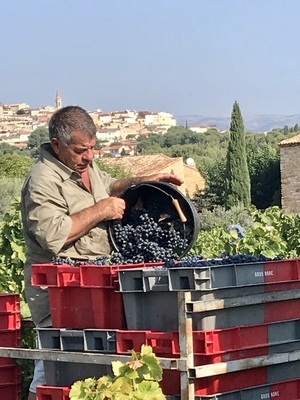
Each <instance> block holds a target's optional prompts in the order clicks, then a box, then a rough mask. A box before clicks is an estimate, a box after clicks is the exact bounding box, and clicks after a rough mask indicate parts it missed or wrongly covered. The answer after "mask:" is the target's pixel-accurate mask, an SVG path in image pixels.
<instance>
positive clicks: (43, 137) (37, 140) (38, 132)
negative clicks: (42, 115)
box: [28, 127, 49, 158]
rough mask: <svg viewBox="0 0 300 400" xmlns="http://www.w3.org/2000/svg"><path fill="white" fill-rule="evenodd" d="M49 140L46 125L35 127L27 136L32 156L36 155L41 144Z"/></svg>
mask: <svg viewBox="0 0 300 400" xmlns="http://www.w3.org/2000/svg"><path fill="white" fill-rule="evenodd" d="M45 142H49V131H48V128H46V127H39V128H37V129H35V130H34V131H33V132H32V133H31V134H30V136H29V138H28V148H29V149H30V150H31V155H32V157H35V158H36V157H38V155H39V148H40V146H41V144H43V143H45Z"/></svg>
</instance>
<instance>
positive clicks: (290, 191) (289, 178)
mask: <svg viewBox="0 0 300 400" xmlns="http://www.w3.org/2000/svg"><path fill="white" fill-rule="evenodd" d="M279 146H280V173H281V206H282V209H283V211H285V212H294V211H295V212H300V134H299V135H296V136H293V137H291V138H288V139H285V140H282V141H281V142H280V144H279Z"/></svg>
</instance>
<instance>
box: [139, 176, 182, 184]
mask: <svg viewBox="0 0 300 400" xmlns="http://www.w3.org/2000/svg"><path fill="white" fill-rule="evenodd" d="M144 180H145V181H147V180H148V181H160V182H167V183H172V184H173V185H176V186H180V185H182V184H183V180H182V179H181V178H179V176H177V175H174V174H154V175H150V176H145V177H144Z"/></svg>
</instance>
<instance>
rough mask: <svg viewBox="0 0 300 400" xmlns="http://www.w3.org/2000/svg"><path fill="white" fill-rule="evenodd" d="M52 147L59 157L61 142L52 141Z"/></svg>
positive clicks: (55, 139)
mask: <svg viewBox="0 0 300 400" xmlns="http://www.w3.org/2000/svg"><path fill="white" fill-rule="evenodd" d="M51 146H52V149H53V151H54V153H55V154H56V155H57V154H58V153H59V146H60V143H59V140H58V139H57V138H53V139H51Z"/></svg>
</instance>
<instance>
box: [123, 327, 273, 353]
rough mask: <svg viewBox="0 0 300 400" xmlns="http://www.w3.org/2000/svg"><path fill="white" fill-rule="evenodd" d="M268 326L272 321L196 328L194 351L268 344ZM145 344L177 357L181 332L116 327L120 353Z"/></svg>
mask: <svg viewBox="0 0 300 400" xmlns="http://www.w3.org/2000/svg"><path fill="white" fill-rule="evenodd" d="M268 329H269V324H262V325H252V326H242V327H236V328H227V329H216V330H212V331H193V346H194V354H196V355H204V356H207V355H213V354H219V353H221V352H228V351H236V350H245V349H249V348H253V347H263V346H267V345H268ZM142 344H147V345H149V346H152V347H153V350H154V352H155V353H156V354H157V355H160V356H163V355H164V356H168V357H174V356H175V357H176V356H179V355H180V348H179V335H178V332H160V331H151V330H125V331H122V330H117V331H116V348H117V353H118V354H127V353H128V352H129V351H130V350H131V349H134V350H138V349H139V348H140V347H141V345H142Z"/></svg>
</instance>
